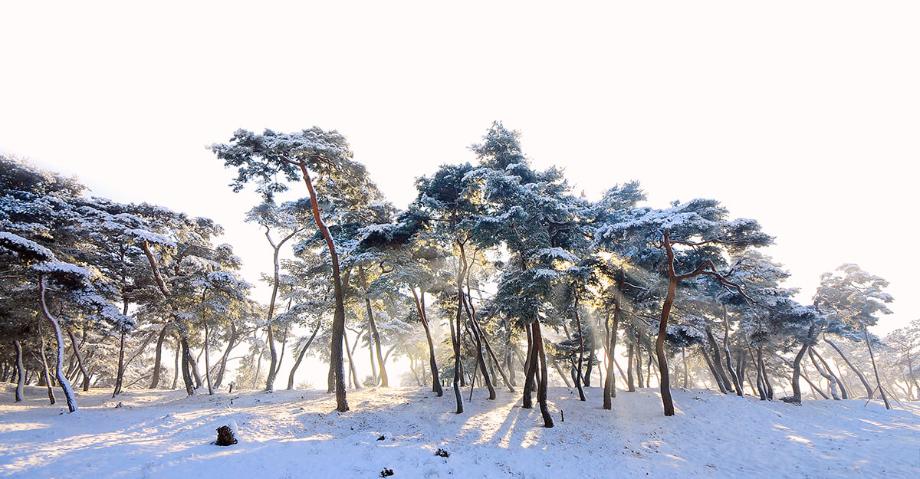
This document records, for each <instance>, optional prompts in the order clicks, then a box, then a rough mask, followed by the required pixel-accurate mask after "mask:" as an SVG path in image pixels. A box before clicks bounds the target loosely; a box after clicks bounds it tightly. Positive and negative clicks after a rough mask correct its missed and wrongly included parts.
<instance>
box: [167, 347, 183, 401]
mask: <svg viewBox="0 0 920 479" xmlns="http://www.w3.org/2000/svg"><path fill="white" fill-rule="evenodd" d="M181 350H182V346H181V345H180V344H179V340H178V339H176V354H175V356H176V357H175V361H174V363H175V364H174V365H173V380H172V385H170V387H169V389H176V386H177V385H178V384H179V352H180V351H181Z"/></svg>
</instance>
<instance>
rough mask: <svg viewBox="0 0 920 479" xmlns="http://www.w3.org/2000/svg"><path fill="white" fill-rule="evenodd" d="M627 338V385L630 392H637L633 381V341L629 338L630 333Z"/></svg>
mask: <svg viewBox="0 0 920 479" xmlns="http://www.w3.org/2000/svg"><path fill="white" fill-rule="evenodd" d="M626 339H627V341H626V387H627V389H628V390H629V392H636V384H635V382H633V343H632V341H630V340H629V334H627V335H626Z"/></svg>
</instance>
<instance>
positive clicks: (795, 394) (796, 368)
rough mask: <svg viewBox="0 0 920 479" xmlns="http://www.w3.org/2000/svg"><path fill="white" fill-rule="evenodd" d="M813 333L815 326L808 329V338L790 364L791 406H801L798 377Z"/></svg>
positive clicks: (800, 390)
mask: <svg viewBox="0 0 920 479" xmlns="http://www.w3.org/2000/svg"><path fill="white" fill-rule="evenodd" d="M814 332H815V326H814V325H811V326H810V327H809V328H808V337H807V338H806V339H805V340H804V341H802V348H801V349H799V352H798V354H796V355H795V361H793V362H792V400H791V402H792V403H793V404H802V389H801V387H800V386H799V377H800V376H801V375H802V358H804V357H805V353H807V352H808V348H809V347H810V344H809V341H810V340H809V339H808V338H811V335H812V334H814Z"/></svg>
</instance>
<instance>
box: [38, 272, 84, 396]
mask: <svg viewBox="0 0 920 479" xmlns="http://www.w3.org/2000/svg"><path fill="white" fill-rule="evenodd" d="M38 296H39V302H40V303H41V309H42V315H44V316H45V319H47V320H48V322H49V323H51V328H52V329H53V330H54V337H55V339H56V340H57V358H56V361H55V363H56V364H55V376H56V377H57V381H58V384H59V385H60V386H61V389H62V390H63V391H64V398H65V399H66V400H67V409H68V410H69V411H70V412H76V411H77V398H76V394H74V392H73V388H72V387H71V386H70V381H68V380H67V377H65V376H64V334H63V333H62V332H61V325H60V323H58V320H57V318H55V317H54V316H52V315H51V312H50V311H49V310H48V303H47V301H46V300H45V278H44V276H41V275H40V276H39V277H38ZM72 339H73V338H72V337H71V340H72Z"/></svg>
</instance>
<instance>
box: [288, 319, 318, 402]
mask: <svg viewBox="0 0 920 479" xmlns="http://www.w3.org/2000/svg"><path fill="white" fill-rule="evenodd" d="M317 332H319V321H317V322H316V327H315V328H313V333H312V334H310V339H308V340H307V343H306V344H304V345H303V348H301V350H300V353H298V354H297V360H296V361H294V365H293V366H292V367H291V374H290V375H289V376H288V383H287V389H288V391H290V390H291V389H294V374H296V373H297V368H299V367H300V363H301V362H302V361H303V358H304V356H306V354H307V350H308V349H310V345H311V344H313V338H315V337H316V333H317Z"/></svg>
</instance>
